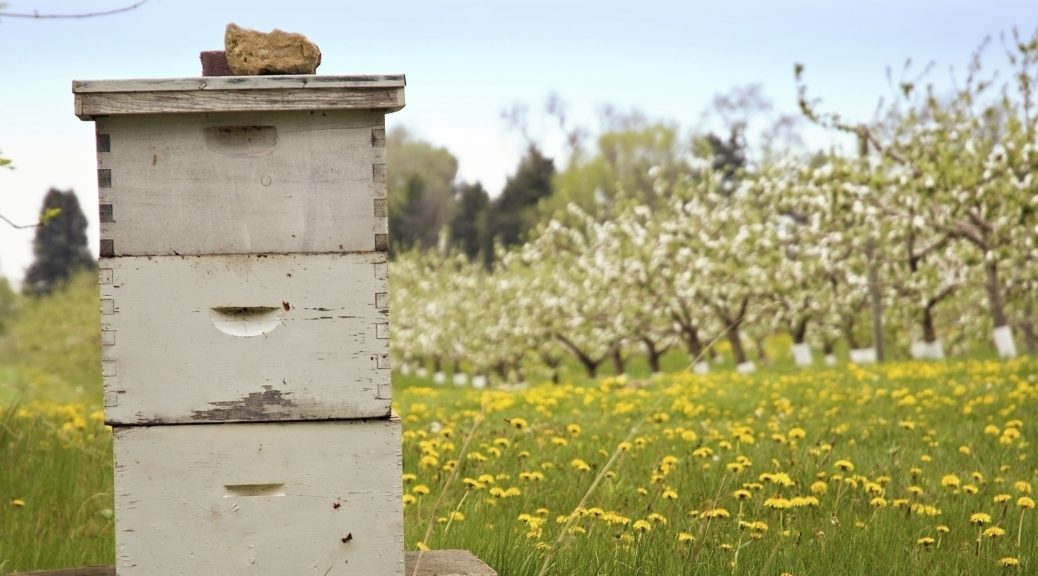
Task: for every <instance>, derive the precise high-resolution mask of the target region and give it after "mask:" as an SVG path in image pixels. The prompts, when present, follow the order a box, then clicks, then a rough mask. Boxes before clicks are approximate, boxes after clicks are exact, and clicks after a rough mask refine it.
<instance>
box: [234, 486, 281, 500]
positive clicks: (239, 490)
mask: <svg viewBox="0 0 1038 576" xmlns="http://www.w3.org/2000/svg"><path fill="white" fill-rule="evenodd" d="M284 487H285V485H284V484H225V485H224V487H223V488H224V490H226V492H224V495H223V497H224V498H239V497H243V496H284V495H285V491H284V490H282V488H284Z"/></svg>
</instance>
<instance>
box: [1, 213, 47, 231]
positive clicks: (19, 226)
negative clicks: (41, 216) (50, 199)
mask: <svg viewBox="0 0 1038 576" xmlns="http://www.w3.org/2000/svg"><path fill="white" fill-rule="evenodd" d="M0 220H3V221H4V222H7V224H9V225H10V226H11V228H14V229H16V230H25V229H28V228H35V227H37V226H39V225H40V224H39V223H38V222H37V223H34V224H15V223H14V222H11V221H10V220H8V218H7V216H4V215H3V214H0Z"/></svg>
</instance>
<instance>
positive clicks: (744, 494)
mask: <svg viewBox="0 0 1038 576" xmlns="http://www.w3.org/2000/svg"><path fill="white" fill-rule="evenodd" d="M732 496H735V498H736V499H737V500H749V499H750V498H751V497H752V496H753V494H752V493H751V492H750V491H749V490H736V491H735V492H732Z"/></svg>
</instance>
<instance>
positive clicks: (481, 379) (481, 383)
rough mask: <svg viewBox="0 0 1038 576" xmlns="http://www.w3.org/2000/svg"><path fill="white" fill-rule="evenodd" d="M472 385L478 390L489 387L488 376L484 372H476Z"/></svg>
mask: <svg viewBox="0 0 1038 576" xmlns="http://www.w3.org/2000/svg"><path fill="white" fill-rule="evenodd" d="M472 387H473V388H475V389H476V390H482V389H484V388H486V387H487V377H486V376H484V375H482V374H476V375H475V376H473V377H472Z"/></svg>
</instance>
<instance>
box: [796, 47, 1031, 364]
mask: <svg viewBox="0 0 1038 576" xmlns="http://www.w3.org/2000/svg"><path fill="white" fill-rule="evenodd" d="M1009 44H1010V45H1009V48H1008V59H1009V64H1010V66H1011V67H1012V68H1013V72H1014V74H1013V80H1012V81H1011V82H1009V83H1007V84H1005V85H1003V86H1001V90H1000V91H995V90H994V88H996V85H995V84H994V83H993V82H992V81H990V80H988V79H986V78H984V77H983V74H982V66H981V54H982V50H978V52H977V54H976V55H975V56H974V58H973V61H972V63H971V65H970V68H969V72H968V74H967V77H966V79H965V82H964V83H963V84H962V86H961V87H960V88H958V89H957V90H955V92H954V93H953V94H952V95H951V97H950V98H942V97H941V96H940V95H939V94H938V93H937V91H936V89H935V88H934V87H933V86H932V85H931V86H926V87H925V88H924V89H923V90H919V89H917V87H916V83H914V82H904V83H902V85H901V94H902V98H901V100H900V102H899V106H897V107H895V108H894V109H893V110H892V111H891V115H892V116H893V117H894V122H893V127H892V129H887V130H883V128H884V127H883V126H881V125H879V124H872V125H869V124H857V125H851V124H847V123H845V122H843V121H842V120H841V119H840V118H839V116H837V115H821V114H819V113H817V112H816V111H815V104H814V103H813V102H809V101H808V100H807V98H806V96H805V94H806V90H805V88H804V86H803V85H801V106H802V108H803V110H804V111H805V113H806V114H807V115H808V116H809V117H811V118H813V119H815V120H818V121H820V122H822V123H825V124H827V125H830V126H832V127H834V128H838V129H842V130H847V131H852V132H854V133H855V134H857V135H858V136H859V137H861V138H862V139H863V140H864V141H865V142H867V143H868V144H869V145H870V146H872V147H874V148H875V149H876V150H877V152H878V153H879V154H881V155H882V157H883V158H884V159H885V160H886V161H889V162H891V163H893V164H895V165H897V166H898V167H899V168H900V169H901V171H902V177H901V184H902V186H903V188H904V189H905V190H911V192H912V193H911V194H910V197H911V201H910V202H908V203H906V204H902V205H897V204H889V205H887V206H886V208H885V215H886V216H887V217H888V218H890V219H894V220H897V221H900V222H910V223H911V222H916V221H919V222H922V224H921V225H920V226H919V227H920V228H924V227H928V228H930V229H931V230H932V231H933V233H934V234H935V236H936V238H935V240H936V241H937V242H939V243H940V242H941V235H942V234H943V235H947V236H948V237H950V238H951V239H954V240H956V241H959V242H963V243H965V244H967V245H968V246H970V247H971V248H972V249H973V250H974V251H975V253H976V257H974V258H971V257H969V256H968V254H969V251H965V252H962V253H963V254H966V255H967V256H966V260H964V262H963V263H964V264H965V265H968V266H971V267H973V266H976V267H980V268H981V270H982V272H983V286H984V291H985V293H986V297H987V303H988V310H989V314H990V320H991V323H992V324H993V326H994V328H993V334H992V337H993V339H994V341H995V345H996V347H997V349H998V352H999V355H1001V356H1003V357H1013V356H1016V354H1017V350H1016V344H1015V341H1014V339H1013V336H1012V330H1011V327H1010V324H1009V313H1008V312H1007V309H1006V306H1007V294H1006V290H1007V286H1006V276H1007V275H1010V274H1012V271H1011V270H1010V267H1011V266H1012V263H1013V262H1014V258H1013V254H1014V252H1015V251H1018V250H1020V249H1021V248H1026V246H1025V245H1024V244H1023V243H1021V242H1020V241H1019V238H1017V236H1018V234H1017V232H1016V231H1017V230H1019V229H1021V228H1023V229H1030V228H1033V227H1034V225H1035V204H1036V201H1038V182H1036V180H1035V178H1034V176H1033V173H1034V171H1035V169H1036V168H1038V150H1036V146H1038V143H1036V142H1035V135H1036V122H1038V118H1036V116H1035V110H1034V94H1033V91H1034V87H1035V85H1036V82H1038V75H1036V69H1038V66H1036V64H1038V32H1036V33H1035V34H1034V35H1033V36H1031V37H1030V38H1029V39H1023V38H1021V37H1020V36H1019V35H1018V34H1015V33H1014V35H1013V38H1012V41H1011V42H1010V43H1009ZM801 70H802V69H800V68H799V67H798V77H799V73H800V71H801ZM919 93H921V96H919V97H917V96H916V95H917V94H919ZM1024 306H1025V307H1026V303H1025V304H1024ZM1025 323H1026V324H1028V325H1030V324H1033V319H1030V318H1029V319H1025Z"/></svg>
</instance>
